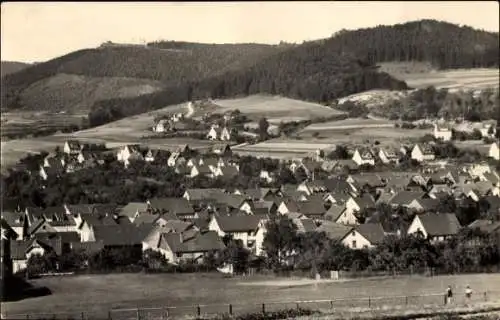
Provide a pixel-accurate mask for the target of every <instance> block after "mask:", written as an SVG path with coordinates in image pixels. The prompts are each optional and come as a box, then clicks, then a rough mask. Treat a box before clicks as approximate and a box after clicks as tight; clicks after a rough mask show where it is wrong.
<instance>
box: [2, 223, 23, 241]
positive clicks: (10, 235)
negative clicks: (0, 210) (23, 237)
mask: <svg viewBox="0 0 500 320" xmlns="http://www.w3.org/2000/svg"><path fill="white" fill-rule="evenodd" d="M0 229H1V231H2V240H3V239H4V237H5V239H6V240H7V239H17V237H18V236H19V235H18V234H17V232H15V231H14V229H12V228H11V226H10V225H9V224H8V223H7V221H5V219H4V218H3V217H2V218H1V219H0Z"/></svg>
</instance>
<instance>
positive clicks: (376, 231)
mask: <svg viewBox="0 0 500 320" xmlns="http://www.w3.org/2000/svg"><path fill="white" fill-rule="evenodd" d="M355 229H356V231H357V232H359V233H360V234H361V235H362V236H363V237H365V238H366V239H367V240H368V241H370V243H371V244H378V243H381V242H382V241H383V240H384V237H385V234H384V228H383V227H382V225H381V224H380V223H365V224H360V225H358V226H356V228H355Z"/></svg>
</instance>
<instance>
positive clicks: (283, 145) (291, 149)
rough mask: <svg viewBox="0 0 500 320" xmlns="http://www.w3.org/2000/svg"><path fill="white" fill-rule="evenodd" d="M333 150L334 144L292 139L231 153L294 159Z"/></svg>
mask: <svg viewBox="0 0 500 320" xmlns="http://www.w3.org/2000/svg"><path fill="white" fill-rule="evenodd" d="M318 149H321V150H328V149H329V150H333V149H335V144H332V143H324V142H323V143H322V142H318V141H316V142H314V143H311V142H310V141H300V140H293V139H284V138H279V139H273V140H268V141H264V142H261V143H257V144H247V145H241V146H237V147H233V148H232V150H233V152H236V153H238V154H240V155H253V156H256V157H269V158H277V159H294V158H299V157H303V156H306V155H311V154H313V153H314V152H315V151H316V150H318Z"/></svg>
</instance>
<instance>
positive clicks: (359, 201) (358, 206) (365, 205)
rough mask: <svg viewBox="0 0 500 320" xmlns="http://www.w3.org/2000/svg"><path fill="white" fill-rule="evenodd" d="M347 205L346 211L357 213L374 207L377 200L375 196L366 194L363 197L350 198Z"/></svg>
mask: <svg viewBox="0 0 500 320" xmlns="http://www.w3.org/2000/svg"><path fill="white" fill-rule="evenodd" d="M345 207H346V211H347V212H350V213H356V212H361V211H364V210H368V209H374V208H375V200H373V198H372V197H371V196H370V195H368V194H365V195H363V196H362V197H357V198H355V197H350V198H349V200H347V202H346V204H345Z"/></svg>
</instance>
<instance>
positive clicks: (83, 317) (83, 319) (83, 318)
mask: <svg viewBox="0 0 500 320" xmlns="http://www.w3.org/2000/svg"><path fill="white" fill-rule="evenodd" d="M81 318H82V320H85V315H84V314H83V311H82V314H81Z"/></svg>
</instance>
